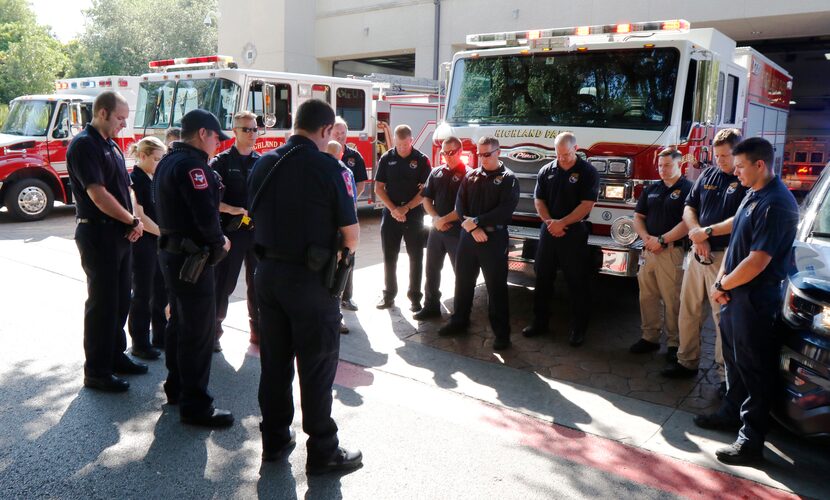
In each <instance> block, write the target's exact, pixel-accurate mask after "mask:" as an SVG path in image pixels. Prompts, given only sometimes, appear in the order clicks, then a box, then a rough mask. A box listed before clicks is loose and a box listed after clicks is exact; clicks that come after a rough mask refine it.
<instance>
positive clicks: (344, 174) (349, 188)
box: [340, 170, 354, 198]
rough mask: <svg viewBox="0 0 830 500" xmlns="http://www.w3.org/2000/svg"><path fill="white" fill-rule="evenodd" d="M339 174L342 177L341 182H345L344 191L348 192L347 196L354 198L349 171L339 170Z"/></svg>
mask: <svg viewBox="0 0 830 500" xmlns="http://www.w3.org/2000/svg"><path fill="white" fill-rule="evenodd" d="M340 175H341V176H342V177H343V183H344V184H346V192H347V193H349V198H354V191H352V177H351V176H350V175H349V172H347V171H345V170H341V171H340Z"/></svg>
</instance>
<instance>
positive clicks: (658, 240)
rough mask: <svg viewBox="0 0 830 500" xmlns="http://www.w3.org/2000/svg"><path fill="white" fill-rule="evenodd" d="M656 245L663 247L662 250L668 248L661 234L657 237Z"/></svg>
mask: <svg viewBox="0 0 830 500" xmlns="http://www.w3.org/2000/svg"><path fill="white" fill-rule="evenodd" d="M657 243H660V246H661V247H663V248H668V247H669V244H668V243H666V239H665V238H663V235H662V234H661V235H660V236H658V237H657Z"/></svg>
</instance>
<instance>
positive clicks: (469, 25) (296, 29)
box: [219, 0, 830, 77]
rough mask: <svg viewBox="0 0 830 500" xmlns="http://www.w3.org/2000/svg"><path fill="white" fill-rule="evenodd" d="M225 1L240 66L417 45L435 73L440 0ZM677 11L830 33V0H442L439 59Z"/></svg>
mask: <svg viewBox="0 0 830 500" xmlns="http://www.w3.org/2000/svg"><path fill="white" fill-rule="evenodd" d="M219 8H220V18H219V52H220V53H222V54H227V55H231V56H233V57H234V58H235V59H236V60H237V61H238V62H239V64H240V66H241V67H255V68H259V69H270V70H280V71H292V72H301V73H318V74H326V75H328V74H331V64H332V62H333V61H335V60H343V59H355V58H364V57H370V56H378V55H393V54H412V53H414V54H415V76H420V77H432V74H433V67H434V62H433V50H434V42H433V39H434V32H433V31H434V30H433V26H434V5H433V0H401V1H378V0H374V1H373V0H364V1H361V0H219ZM674 18H684V19H687V20H689V21H690V22H691V23H692V26H693V27H695V26H697V27H709V26H711V27H716V28H718V29H720V30H721V31H724V32H725V33H726V34H727V35H729V36H730V37H732V38H735V39H736V40H752V39H771V38H788V37H804V36H812V35H828V34H830V1H828V0H796V1H791V2H781V1H780V0H778V1H771V0H732V1H723V0H697V1H688V0H684V1H680V0H626V1H622V0H567V1H566V0H512V1H509V2H505V1H492V0H442V1H441V28H440V43H439V49H440V50H439V60H440V61H448V60H450V59H451V57H452V54H453V52H454V51H455V50H458V49H459V48H460V47H461V46H463V44H464V41H465V37H466V35H467V34H469V33H485V32H491V31H512V30H523V29H534V28H547V27H556V26H576V25H585V24H605V23H616V22H624V21H644V20H660V19H674ZM367 28H368V31H367ZM251 46H252V47H255V48H256V52H257V57H256V60H255V61H254V62H253V63H252V64H248V63H247V62H246V61H245V60H244V54H245V48H246V47H251Z"/></svg>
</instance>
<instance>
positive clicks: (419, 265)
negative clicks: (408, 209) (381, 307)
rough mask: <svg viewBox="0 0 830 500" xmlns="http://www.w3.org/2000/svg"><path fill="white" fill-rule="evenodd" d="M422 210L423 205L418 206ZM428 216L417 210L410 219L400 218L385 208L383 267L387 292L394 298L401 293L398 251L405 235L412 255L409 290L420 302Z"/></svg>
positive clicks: (408, 252) (384, 291)
mask: <svg viewBox="0 0 830 500" xmlns="http://www.w3.org/2000/svg"><path fill="white" fill-rule="evenodd" d="M415 210H420V209H417V208H416V209H415ZM424 234H425V231H424V219H423V217H418V216H416V215H415V214H412V213H411V215H410V217H409V218H408V219H407V221H406V222H398V221H397V220H395V219H394V218H393V217H392V214H391V213H390V212H389V210H387V209H385V208H384V209H383V217H382V218H381V220H380V241H381V245H382V246H383V271H384V279H385V289H384V290H383V296H384V297H386V298H390V299H394V298H395V296H396V295H397V294H398V274H397V270H398V254H399V253H400V251H401V239H403V240H404V241H405V242H406V253H407V255H409V293H407V297H409V300H410V301H412V302H416V301H417V302H420V301H421V297H422V296H423V294H422V293H421V275H422V274H423V268H424Z"/></svg>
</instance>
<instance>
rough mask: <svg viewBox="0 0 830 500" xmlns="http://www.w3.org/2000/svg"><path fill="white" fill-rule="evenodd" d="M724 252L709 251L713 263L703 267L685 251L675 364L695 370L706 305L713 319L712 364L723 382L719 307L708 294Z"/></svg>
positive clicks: (697, 362)
mask: <svg viewBox="0 0 830 500" xmlns="http://www.w3.org/2000/svg"><path fill="white" fill-rule="evenodd" d="M724 254H725V252H723V251H721V252H712V260H713V262H712V263H711V264H710V265H708V266H704V265H703V264H701V263H700V262H698V261H697V260H696V259H695V257H694V255H692V254H691V252H689V255H688V259H689V266H688V269H686V273H685V275H684V276H683V287H682V288H681V290H680V319H679V322H680V348H679V349H678V351H677V362H678V363H680V364H681V365H683V366H684V367H686V368H691V369H697V367H698V364H699V363H700V331H701V329H702V328H703V322H704V320H705V318H704V316H703V315H704V313H705V309H704V307H703V304H705V303H706V302H709V305H710V306H711V308H712V319H713V320H715V334H716V338H715V362H716V363H717V364H718V373H719V374H720V376H721V379H722V380H723V350H722V347H721V340H720V304H718V303H716V302H713V301H712V299H711V295H710V294H709V292H710V291H711V290H712V285H713V284H714V283H715V279H716V278H717V277H718V270H719V269H720V266H721V262H722V261H723V256H724Z"/></svg>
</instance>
